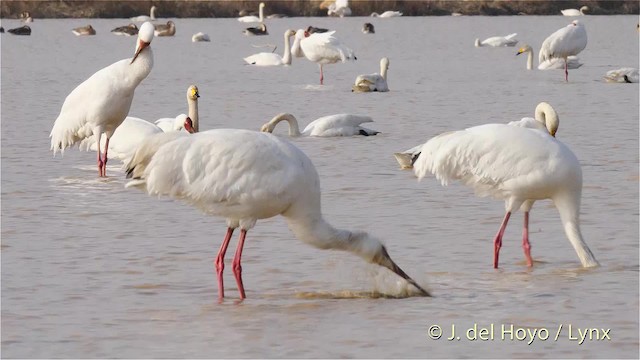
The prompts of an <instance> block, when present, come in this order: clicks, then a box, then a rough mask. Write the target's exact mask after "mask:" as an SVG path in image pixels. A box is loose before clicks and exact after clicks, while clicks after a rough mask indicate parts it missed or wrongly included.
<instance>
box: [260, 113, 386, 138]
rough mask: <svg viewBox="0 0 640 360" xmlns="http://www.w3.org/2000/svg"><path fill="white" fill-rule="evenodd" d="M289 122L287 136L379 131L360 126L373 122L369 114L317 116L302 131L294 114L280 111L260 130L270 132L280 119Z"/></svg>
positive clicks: (355, 133) (347, 134) (368, 134)
mask: <svg viewBox="0 0 640 360" xmlns="http://www.w3.org/2000/svg"><path fill="white" fill-rule="evenodd" d="M283 120H284V121H287V122H288V123H289V136H320V137H331V136H354V135H364V136H370V135H376V134H378V133H379V131H375V130H371V129H367V128H364V127H362V126H360V125H361V124H364V123H370V122H373V119H371V117H370V116H364V115H352V114H335V115H327V116H323V117H321V118H318V119H316V120H314V121H312V122H310V123H309V125H307V126H306V127H305V128H304V130H302V133H301V132H300V127H299V125H298V120H297V119H296V118H295V116H293V115H291V114H288V113H282V114H278V115H276V116H274V117H273V119H271V120H270V121H269V122H268V123H266V124H264V125H262V127H261V128H260V131H262V132H268V133H272V132H273V130H274V129H275V127H276V125H278V123H279V122H281V121H283Z"/></svg>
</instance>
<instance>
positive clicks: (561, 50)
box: [538, 20, 587, 82]
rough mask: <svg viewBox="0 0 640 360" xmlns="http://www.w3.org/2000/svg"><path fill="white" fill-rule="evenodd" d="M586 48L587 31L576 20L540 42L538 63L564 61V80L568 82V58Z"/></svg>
mask: <svg viewBox="0 0 640 360" xmlns="http://www.w3.org/2000/svg"><path fill="white" fill-rule="evenodd" d="M585 47H587V30H586V29H585V28H584V25H582V23H580V22H579V21H578V20H573V22H571V24H569V25H567V26H565V27H563V28H561V29H559V30H557V31H555V32H554V33H553V34H551V35H549V36H548V37H547V38H546V39H544V41H543V42H542V46H541V47H540V54H538V62H539V63H540V64H542V63H543V62H545V61H546V60H549V59H551V58H562V59H564V65H565V66H564V79H565V81H567V82H568V81H569V59H568V58H569V56H571V55H578V54H579V53H580V52H581V51H582V50H584V48H585Z"/></svg>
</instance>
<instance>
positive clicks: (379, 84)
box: [351, 57, 389, 92]
mask: <svg viewBox="0 0 640 360" xmlns="http://www.w3.org/2000/svg"><path fill="white" fill-rule="evenodd" d="M387 70H389V59H388V58H386V57H383V58H382V59H380V73H379V74H378V73H374V74H367V75H358V77H356V81H355V83H354V84H353V87H352V88H351V91H357V92H369V91H379V92H386V91H389V86H388V85H387Z"/></svg>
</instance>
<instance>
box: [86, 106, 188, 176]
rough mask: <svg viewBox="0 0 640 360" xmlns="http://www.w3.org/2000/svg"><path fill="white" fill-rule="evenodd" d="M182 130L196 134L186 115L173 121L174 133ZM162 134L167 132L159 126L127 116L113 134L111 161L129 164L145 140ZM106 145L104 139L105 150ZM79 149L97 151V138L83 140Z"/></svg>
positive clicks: (110, 143) (110, 149)
mask: <svg viewBox="0 0 640 360" xmlns="http://www.w3.org/2000/svg"><path fill="white" fill-rule="evenodd" d="M182 129H184V130H186V131H187V132H188V133H194V132H195V130H194V129H193V122H192V121H191V119H190V118H189V117H188V116H187V115H185V114H181V115H178V116H177V117H176V118H175V119H173V124H172V131H181V130H182ZM162 132H166V131H165V130H164V129H161V128H160V127H158V125H155V124H152V123H150V122H148V121H146V120H143V119H140V118H137V117H133V116H127V117H126V118H125V119H124V121H123V122H122V124H120V126H118V128H117V129H116V131H114V132H113V136H112V137H111V140H110V141H109V149H108V150H109V159H118V160H120V161H122V162H123V163H125V164H127V163H128V162H129V161H130V160H131V158H132V157H133V154H134V153H135V151H136V149H137V148H138V146H140V144H141V143H142V142H143V141H144V139H145V138H147V137H148V136H151V135H153V134H159V133H162ZM105 145H106V138H102V139H101V140H100V146H101V147H102V148H103V149H104V147H105ZM79 148H80V150H92V151H97V150H98V145H97V143H96V138H95V137H89V138H86V139H84V140H82V141H81V142H80V145H79Z"/></svg>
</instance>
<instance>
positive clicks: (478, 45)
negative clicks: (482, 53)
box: [475, 39, 482, 47]
mask: <svg viewBox="0 0 640 360" xmlns="http://www.w3.org/2000/svg"><path fill="white" fill-rule="evenodd" d="M475 45H476V47H480V46H482V44H481V43H480V39H476V43H475Z"/></svg>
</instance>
